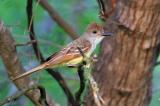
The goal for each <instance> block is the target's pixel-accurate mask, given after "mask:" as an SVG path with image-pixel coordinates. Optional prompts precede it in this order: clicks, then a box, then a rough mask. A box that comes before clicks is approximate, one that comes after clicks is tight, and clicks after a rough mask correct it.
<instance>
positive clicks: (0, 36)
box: [0, 22, 41, 106]
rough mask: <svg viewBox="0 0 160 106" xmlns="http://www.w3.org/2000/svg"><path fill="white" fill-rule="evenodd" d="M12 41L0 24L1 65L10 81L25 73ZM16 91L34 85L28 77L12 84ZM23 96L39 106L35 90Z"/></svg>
mask: <svg viewBox="0 0 160 106" xmlns="http://www.w3.org/2000/svg"><path fill="white" fill-rule="evenodd" d="M14 42H15V41H14V40H13V38H12V36H11V33H10V32H9V31H8V30H7V29H6V28H5V27H4V26H3V24H2V22H0V55H1V57H2V60H3V63H4V65H5V67H6V71H7V73H8V76H9V78H10V79H12V78H13V77H15V76H18V75H20V74H22V73H24V72H25V70H24V68H23V67H22V64H21V63H20V61H19V59H18V55H17V53H16V49H15V46H14ZM13 83H14V84H15V85H16V86H17V88H18V89H20V90H21V89H23V88H26V87H28V86H29V85H32V84H34V82H33V81H31V80H29V78H28V77H25V78H23V79H20V80H17V81H15V82H13ZM25 95H26V96H27V97H28V98H29V99H30V100H31V101H32V102H33V103H34V104H35V105H37V106H41V104H40V103H39V101H38V99H39V95H40V94H39V93H38V92H37V91H36V90H33V91H31V92H27V93H25Z"/></svg>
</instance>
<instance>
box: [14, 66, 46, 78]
mask: <svg viewBox="0 0 160 106" xmlns="http://www.w3.org/2000/svg"><path fill="white" fill-rule="evenodd" d="M45 67H46V65H45V64H41V65H39V66H37V67H35V68H33V69H31V70H29V71H27V72H25V73H23V74H21V75H19V76H16V77H15V78H13V81H15V80H18V79H20V78H23V77H25V76H28V75H30V74H32V73H35V72H37V71H40V70H42V69H44V68H45Z"/></svg>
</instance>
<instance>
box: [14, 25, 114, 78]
mask: <svg viewBox="0 0 160 106" xmlns="http://www.w3.org/2000/svg"><path fill="white" fill-rule="evenodd" d="M110 35H112V33H110V32H106V31H105V30H104V28H103V27H102V26H101V25H99V24H97V23H92V24H90V25H88V27H87V29H86V31H85V32H84V33H83V36H81V37H79V38H78V39H76V40H74V41H73V42H71V43H69V44H68V45H67V46H65V47H64V48H62V49H61V50H60V51H59V52H58V53H56V54H54V55H52V56H51V57H49V59H47V61H46V62H44V63H42V64H41V65H39V66H37V67H35V68H33V69H31V70H29V71H27V72H25V73H23V74H21V75H19V76H17V77H15V78H14V79H13V80H17V79H20V78H22V77H24V76H27V75H30V74H32V73H34V72H37V71H39V70H42V69H47V68H55V67H59V66H63V65H66V66H76V65H78V64H79V63H81V62H82V61H83V56H82V54H81V53H80V51H79V49H80V50H81V51H82V52H83V53H84V55H85V56H87V57H90V55H91V54H92V52H93V51H94V49H95V48H96V46H97V44H99V43H100V42H101V41H102V39H103V38H104V37H105V36H110ZM78 48H79V49H78Z"/></svg>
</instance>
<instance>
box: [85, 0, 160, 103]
mask: <svg viewBox="0 0 160 106" xmlns="http://www.w3.org/2000/svg"><path fill="white" fill-rule="evenodd" d="M113 17H114V21H115V22H116V23H119V24H120V25H117V26H118V27H117V28H116V30H115V32H116V33H115V35H114V37H113V38H106V39H105V40H104V41H103V43H102V50H101V54H100V57H99V60H98V62H97V63H96V64H95V68H94V70H93V75H94V78H95V80H96V82H97V83H98V86H99V88H100V95H101V96H102V98H103V99H104V101H105V104H104V106H148V105H149V102H150V88H151V83H150V82H151V71H152V69H153V66H154V63H155V60H156V58H157V54H158V49H157V48H158V43H159V36H158V33H159V31H160V0H117V4H116V9H115V11H114V13H113ZM112 20H113V19H112ZM106 24H108V23H106ZM91 98H92V99H91ZM85 99H86V101H87V102H86V103H85V106H94V105H95V104H94V101H93V96H92V93H91V91H89V95H88V96H86V98H85Z"/></svg>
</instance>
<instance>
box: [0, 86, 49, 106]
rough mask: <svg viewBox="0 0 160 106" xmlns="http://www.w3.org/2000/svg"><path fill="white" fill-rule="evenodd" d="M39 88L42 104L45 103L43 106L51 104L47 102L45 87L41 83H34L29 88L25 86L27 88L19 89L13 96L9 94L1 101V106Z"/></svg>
mask: <svg viewBox="0 0 160 106" xmlns="http://www.w3.org/2000/svg"><path fill="white" fill-rule="evenodd" d="M37 88H38V89H39V90H40V93H41V96H40V101H41V104H45V105H43V106H49V105H48V104H47V102H46V92H45V89H44V88H43V87H42V86H39V85H32V86H30V87H28V88H25V89H22V90H20V91H17V92H16V93H15V94H13V95H12V96H9V97H7V98H6V99H4V100H2V101H0V106H2V105H4V104H7V103H9V102H12V101H15V100H17V99H18V98H20V97H21V96H23V95H24V94H25V93H27V92H28V91H30V90H35V89H37Z"/></svg>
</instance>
